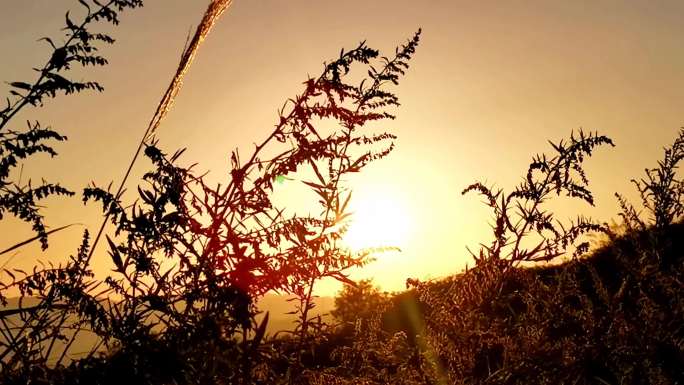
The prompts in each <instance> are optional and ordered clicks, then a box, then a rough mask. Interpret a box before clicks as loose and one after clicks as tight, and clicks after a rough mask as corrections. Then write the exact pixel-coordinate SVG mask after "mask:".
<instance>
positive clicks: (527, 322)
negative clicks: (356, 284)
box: [312, 223, 684, 384]
mask: <svg viewBox="0 0 684 385" xmlns="http://www.w3.org/2000/svg"><path fill="white" fill-rule="evenodd" d="M488 280H489V279H488V278H486V277H485V276H484V275H483V274H482V272H481V271H478V269H477V268H475V269H472V270H470V271H468V272H466V273H464V274H460V275H457V276H453V277H450V278H448V279H444V280H441V281H436V282H429V283H422V284H420V285H419V286H418V287H417V288H415V289H414V290H412V291H409V292H405V293H402V294H399V295H397V296H395V297H393V298H391V300H390V302H391V305H390V309H389V310H387V311H385V312H384V313H383V315H382V322H381V323H379V324H378V325H382V326H381V327H380V328H377V329H376V330H365V331H363V332H362V333H361V334H358V333H357V335H356V336H355V337H356V338H357V339H362V340H364V341H365V342H362V343H359V342H358V341H355V342H354V343H351V344H349V345H348V346H347V347H344V348H340V347H338V350H341V351H344V350H347V351H348V352H353V351H356V352H357V353H358V354H357V355H356V357H363V359H365V360H366V361H365V362H358V361H357V362H353V361H351V360H348V361H345V360H340V361H338V362H336V363H335V364H334V365H331V366H330V367H329V368H328V369H326V370H324V371H323V373H326V374H324V375H323V378H326V377H327V376H328V375H330V376H332V375H334V376H336V377H339V376H342V377H345V378H346V379H347V380H348V381H349V383H377V384H381V383H382V384H384V383H396V384H422V383H467V384H471V383H478V384H485V383H486V384H681V383H683V382H684V371H683V370H682V368H683V367H684V225H683V224H681V223H680V224H677V225H672V226H669V227H667V228H665V229H663V230H649V231H635V232H632V233H628V234H626V235H623V236H622V237H620V238H617V239H615V240H613V241H610V242H608V243H606V244H605V245H603V246H602V247H600V248H598V249H597V250H596V251H595V252H593V253H592V254H591V255H589V256H587V257H585V258H583V259H578V260H572V261H570V262H566V263H563V264H560V265H554V266H548V267H535V268H516V269H512V270H510V271H508V272H507V273H506V275H505V276H504V277H500V278H498V279H496V281H488ZM423 321H424V322H423ZM369 324H371V325H372V323H369ZM397 332H403V333H405V335H406V338H402V333H399V334H397ZM414 335H415V336H417V338H411V337H412V336H414ZM398 336H399V337H398ZM363 351H365V354H361V353H362V352H363ZM369 352H370V353H369ZM357 359H358V358H357ZM336 365H339V366H337V367H335V366H336ZM312 375H313V374H312ZM313 376H314V377H316V378H320V372H319V374H316V375H313ZM329 378H332V377H329Z"/></svg>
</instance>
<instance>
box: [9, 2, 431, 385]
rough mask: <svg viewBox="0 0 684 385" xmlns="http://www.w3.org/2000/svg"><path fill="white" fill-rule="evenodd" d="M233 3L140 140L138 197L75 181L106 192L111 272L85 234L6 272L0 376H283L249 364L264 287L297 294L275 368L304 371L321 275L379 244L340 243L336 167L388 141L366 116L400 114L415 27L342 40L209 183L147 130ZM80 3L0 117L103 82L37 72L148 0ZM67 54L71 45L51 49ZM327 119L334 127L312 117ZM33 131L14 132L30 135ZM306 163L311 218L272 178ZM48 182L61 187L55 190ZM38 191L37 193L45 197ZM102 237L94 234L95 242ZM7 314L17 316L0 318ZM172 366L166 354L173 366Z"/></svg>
mask: <svg viewBox="0 0 684 385" xmlns="http://www.w3.org/2000/svg"><path fill="white" fill-rule="evenodd" d="M229 3H230V2H229V1H228V2H226V1H213V2H212V3H211V4H210V6H209V8H208V10H207V13H206V15H205V18H204V19H203V22H202V24H201V25H200V27H199V28H198V31H197V33H196V35H195V38H194V39H193V41H192V42H191V44H190V48H188V49H187V50H186V51H185V53H184V56H183V58H182V60H181V65H180V66H179V71H178V73H177V74H176V76H175V77H174V79H173V81H172V83H171V86H170V87H169V89H168V90H167V92H166V94H165V95H164V98H163V99H162V102H161V103H160V107H159V108H158V110H157V113H156V114H155V118H154V119H153V121H152V123H151V124H150V127H149V128H148V131H147V132H146V133H145V137H144V139H143V142H142V143H141V147H140V149H142V150H144V151H143V153H144V155H145V156H146V157H147V158H148V159H149V161H150V162H151V164H152V166H153V168H152V170H151V171H149V172H148V173H146V174H145V175H144V177H143V184H142V185H141V186H139V187H138V199H137V200H135V201H134V202H132V203H125V202H123V201H122V200H121V191H122V190H121V189H119V190H118V191H113V190H110V189H108V188H107V189H103V188H99V187H97V186H90V187H87V188H86V189H85V190H84V193H83V200H84V202H89V201H97V202H99V203H100V204H102V207H103V213H104V215H105V218H107V219H108V220H109V221H110V222H111V223H113V225H114V227H115V231H114V234H112V236H111V237H106V239H107V242H108V245H109V255H110V258H111V261H112V264H113V273H112V274H111V275H110V276H108V277H106V278H105V279H104V280H102V279H99V278H97V277H95V276H94V275H93V273H92V271H91V268H90V261H91V257H93V250H94V245H92V244H91V242H90V236H89V234H88V233H87V232H86V233H85V235H84V237H83V242H82V245H81V246H80V248H79V250H78V252H77V254H76V255H75V256H73V257H72V258H71V260H70V261H69V262H68V263H66V264H65V265H58V266H52V265H50V266H47V267H39V266H37V267H36V268H35V269H34V270H33V271H31V272H23V271H17V270H14V271H12V270H9V269H6V270H5V271H4V273H5V274H6V275H5V277H4V278H3V286H2V290H3V294H4V293H7V292H9V291H11V290H18V291H19V293H20V294H21V298H22V299H21V300H20V302H19V305H18V307H17V308H16V309H8V310H5V311H3V313H2V314H0V317H2V321H3V326H4V327H3V336H4V337H5V339H4V340H3V342H2V346H1V347H2V351H0V362H2V377H3V379H4V380H6V382H17V383H21V382H26V381H33V382H40V381H43V382H50V383H52V382H59V381H60V380H59V379H60V378H61V379H62V380H61V381H69V380H68V378H78V379H80V380H82V381H86V382H91V383H120V382H122V381H130V382H134V383H158V382H162V383H167V382H181V383H187V382H193V383H207V382H209V383H215V382H220V383H223V382H225V383H253V382H254V381H259V379H260V378H261V381H267V379H268V378H271V377H272V376H273V375H281V373H274V372H273V370H271V369H270V368H266V369H267V370H265V371H264V370H263V369H264V368H263V367H262V366H259V365H258V363H259V362H265V360H266V358H268V357H269V356H268V355H269V354H270V353H269V349H270V348H269V347H265V346H264V345H263V342H264V337H265V328H266V324H267V322H268V315H266V317H265V318H264V320H263V321H262V322H261V323H258V324H257V323H256V321H255V315H256V314H257V313H258V311H259V310H258V309H257V308H256V305H255V302H256V300H257V299H258V298H260V297H261V296H263V295H264V294H265V293H267V292H269V291H278V292H285V293H289V294H294V295H295V296H296V298H297V299H298V302H297V312H298V314H299V323H298V326H297V329H296V330H295V335H294V336H293V338H291V339H290V340H291V341H292V342H291V343H292V346H294V347H295V348H294V349H290V350H286V349H283V350H282V351H281V352H277V353H278V354H277V357H272V358H273V359H280V360H284V361H285V362H286V364H287V367H288V371H287V373H285V374H284V375H286V376H287V377H288V378H290V379H291V381H294V380H295V379H296V378H297V377H298V376H299V375H300V373H301V370H299V369H297V368H298V367H301V366H302V359H303V357H304V355H303V353H302V352H304V351H305V350H306V348H307V346H310V345H311V343H312V342H313V341H314V340H316V339H317V338H318V337H317V336H318V335H319V334H320V332H321V331H322V330H323V329H324V328H325V325H324V323H323V322H322V321H321V320H320V317H319V318H313V317H312V316H311V315H310V311H311V309H312V308H313V307H314V299H315V296H314V295H313V288H314V285H315V284H316V282H317V281H318V280H320V279H322V278H325V277H332V278H335V279H339V280H342V281H345V282H351V281H349V280H348V279H347V278H346V276H345V271H346V270H347V269H348V268H350V267H352V266H362V265H363V264H365V263H366V261H367V258H368V256H369V254H370V253H371V252H372V251H364V252H360V253H352V252H351V251H350V250H348V249H345V248H343V247H341V246H340V244H339V242H340V239H341V235H342V234H343V232H344V231H345V229H346V221H347V220H348V216H349V213H348V212H347V210H346V209H347V205H348V203H349V200H350V196H351V194H350V192H349V191H347V190H346V188H345V187H344V185H343V180H344V177H345V175H347V174H349V173H355V172H359V171H361V170H363V169H364V167H366V166H367V165H368V164H369V163H371V162H373V161H375V160H378V159H381V158H384V157H385V156H387V155H388V154H389V153H390V152H391V151H392V149H393V147H394V145H393V140H394V139H395V136H394V135H392V134H389V133H380V134H374V133H372V132H367V131H368V130H367V129H366V128H365V126H367V124H368V123H369V122H373V121H381V120H386V119H393V118H394V116H393V115H392V108H394V107H396V106H398V105H399V102H398V99H397V97H396V96H395V95H394V94H392V93H391V92H389V91H387V90H386V88H387V85H392V84H394V85H396V84H398V80H399V78H400V76H401V75H403V74H404V71H405V70H406V68H408V60H409V59H410V58H411V56H412V55H413V53H414V52H415V48H416V46H417V45H418V38H419V34H420V31H419V32H418V33H416V34H415V35H414V36H413V38H412V39H410V40H409V41H408V42H407V43H406V44H405V45H402V46H401V47H399V48H398V49H397V50H396V52H395V55H394V57H392V58H385V57H383V58H381V59H380V57H379V52H378V51H377V50H375V49H372V48H370V47H368V46H367V45H366V44H365V42H363V43H361V44H359V45H358V46H357V47H356V48H354V49H352V50H349V51H344V50H343V51H342V52H341V53H340V56H339V57H338V58H336V59H334V60H332V61H330V62H329V63H327V64H326V65H325V67H324V70H323V72H322V74H321V75H320V76H319V77H317V78H310V79H307V81H306V82H304V91H303V93H302V94H300V95H299V96H297V97H295V98H293V99H290V100H289V101H288V103H286V104H285V106H283V108H282V109H281V113H280V116H279V117H278V122H277V124H276V127H275V129H274V130H273V131H272V132H271V134H270V135H268V137H267V138H266V139H264V140H263V141H262V142H261V143H260V144H259V145H257V146H256V148H255V150H254V151H253V152H252V153H251V154H249V155H248V156H247V157H243V156H241V154H240V153H239V152H238V150H235V151H233V153H232V155H231V158H230V159H231V169H230V170H229V173H228V175H229V176H230V179H229V180H228V181H227V182H226V183H225V184H222V185H218V186H210V185H208V184H207V183H206V182H205V180H204V178H203V176H202V175H198V174H196V173H195V172H194V170H193V168H192V167H189V168H184V167H179V166H177V165H176V162H177V160H178V159H179V158H180V156H181V155H182V152H183V151H177V152H175V153H173V154H171V155H167V154H166V153H165V152H164V151H162V150H161V149H160V148H159V147H158V141H157V140H156V139H154V134H155V131H156V128H157V127H158V125H159V122H160V121H161V119H162V118H163V114H164V113H165V112H166V111H167V110H168V107H169V106H170V105H171V103H172V102H173V96H175V94H176V93H177V92H178V89H179V88H178V87H179V84H180V82H179V80H178V79H179V78H181V77H182V74H183V73H184V72H185V71H187V66H188V65H189V63H190V62H191V60H192V57H193V56H194V54H195V50H196V47H197V46H198V44H199V43H198V42H200V41H201V40H202V39H203V37H204V36H206V34H207V33H208V30H209V28H210V27H211V25H212V24H213V22H214V21H215V19H216V18H217V17H218V15H220V13H221V12H222V11H223V10H224V9H225V6H227V4H229ZM81 4H83V5H84V6H85V7H86V8H87V9H88V12H87V16H86V18H85V21H84V22H83V23H82V24H81V25H80V26H76V25H75V24H74V23H73V22H72V21H71V20H70V18H69V15H68V14H67V31H68V35H67V37H68V40H67V43H66V44H65V47H66V48H62V47H59V48H58V47H55V52H56V53H55V54H53V56H52V57H51V59H50V61H49V63H48V65H47V66H46V69H44V70H42V72H41V79H39V80H38V81H37V82H36V85H34V86H31V87H24V85H23V84H19V83H16V84H14V85H15V87H18V88H25V89H26V91H27V93H26V94H25V95H19V96H18V98H19V99H18V102H17V103H16V104H15V105H14V106H10V109H9V110H7V111H6V113H4V114H5V115H3V125H4V123H5V122H9V121H10V120H11V118H12V117H13V116H14V115H15V114H16V110H17V109H20V108H22V107H23V106H24V105H26V104H37V103H40V102H41V101H42V100H43V98H45V97H48V96H49V97H54V96H56V94H57V92H58V91H64V92H65V93H72V92H80V91H83V90H85V89H91V88H92V89H97V90H101V87H100V86H99V85H98V84H97V83H82V84H81V83H68V84H67V83H65V82H66V80H59V81H57V83H46V82H47V81H46V80H44V79H43V77H45V78H46V79H52V80H54V79H57V78H56V76H58V75H54V74H52V72H51V71H54V72H58V71H63V70H66V69H68V68H69V65H70V63H71V62H74V61H75V62H79V63H81V64H84V65H85V64H93V65H103V64H106V60H105V59H104V58H101V57H99V56H95V55H94V53H93V52H94V49H93V48H92V47H91V46H90V45H89V44H90V42H91V40H101V41H105V42H112V41H113V39H111V38H110V37H108V36H105V35H91V34H89V32H87V30H86V29H85V27H86V26H87V25H88V24H89V23H91V22H94V21H97V20H99V19H106V20H108V21H111V22H113V23H117V22H118V18H117V15H118V12H117V11H121V10H123V9H125V8H135V7H137V6H140V5H142V3H141V2H139V1H130V2H128V1H112V2H110V3H107V4H104V5H102V4H99V3H97V2H94V3H93V4H90V3H87V2H81ZM46 40H47V41H48V42H50V44H52V40H50V39H46ZM193 47H195V48H193ZM64 52H66V56H64V57H63V56H59V55H61V53H64ZM364 67H365V69H364ZM356 68H359V69H361V70H362V71H363V72H365V73H367V75H366V76H365V78H364V79H362V81H360V83H357V84H352V83H351V82H350V81H348V80H347V79H348V78H349V74H350V73H351V71H353V70H355V69H356ZM59 79H62V78H59ZM50 87H52V88H50ZM326 121H331V122H333V123H336V127H335V128H332V129H330V128H327V126H325V127H326V128H325V129H324V128H319V124H321V123H322V122H326ZM33 131H35V129H34V130H33ZM33 131H32V132H33ZM41 132H42V131H35V132H34V133H33V134H32V135H34V136H33V137H35V138H37V139H36V140H35V141H34V142H39V141H41V140H44V139H58V140H61V139H63V137H61V136H59V135H58V134H56V133H53V132H52V131H46V132H47V133H46V134H42V136H41V134H40V133H41ZM33 137H29V139H28V140H27V139H25V138H19V139H16V138H14V140H15V141H17V140H18V141H20V142H22V143H24V142H27V141H28V142H29V145H34V144H33V142H31V138H33ZM10 138H12V137H10ZM7 143H9V144H7V149H8V150H7V151H8V153H7V154H8V155H7V157H6V158H3V159H7V160H6V161H5V162H6V163H7V164H9V165H10V166H14V165H15V164H16V160H15V159H21V158H22V157H24V155H25V154H29V155H30V154H31V153H32V152H31V151H33V152H36V151H38V150H43V151H50V149H49V147H36V148H35V149H28V150H26V149H23V148H21V147H17V146H14V147H13V146H12V144H11V143H10V142H7ZM134 161H135V159H134ZM13 162H14V163H13ZM3 164H4V163H3ZM129 170H130V168H129ZM3 175H4V174H3ZM8 175H9V174H8ZM301 175H312V176H313V178H314V179H313V180H302V182H303V183H304V184H306V185H307V186H309V187H310V188H311V190H312V191H313V193H315V196H317V197H319V198H320V200H319V202H318V203H319V207H320V209H321V211H320V215H317V216H311V215H310V216H298V215H289V216H286V215H285V214H284V208H280V207H276V206H275V205H274V203H273V202H272V194H273V191H274V184H275V183H276V181H277V180H278V179H279V178H283V177H288V178H294V179H298V178H301ZM122 186H123V183H122ZM44 189H45V191H46V192H54V193H60V192H62V190H59V188H58V187H44ZM53 190H54V191H53ZM46 192H44V191H43V190H38V192H37V193H36V192H34V193H33V194H34V195H36V196H37V198H41V197H42V196H43V195H45V194H46ZM63 192H64V193H68V192H67V191H66V190H64V191H63ZM8 202H10V203H11V201H8ZM15 205H17V207H18V208H17V209H16V210H17V211H18V212H20V213H23V212H24V211H26V212H30V211H31V210H33V208H34V207H35V204H34V203H33V202H32V201H21V202H18V203H16V204H15ZM10 209H11V207H10ZM21 210H24V211H21ZM27 210H28V211H27ZM31 215H33V214H31ZM26 218H28V219H31V220H34V227H35V228H36V231H37V232H38V237H39V238H40V239H41V240H42V241H44V246H47V243H46V240H47V235H48V234H47V231H45V228H44V227H40V226H38V225H36V223H39V224H41V226H43V225H42V222H40V221H39V220H41V218H40V217H35V216H33V217H31V216H26ZM35 218H38V219H35ZM101 232H102V230H101ZM98 239H99V233H98V236H97V237H96V238H95V243H97V240H98ZM3 298H4V296H3ZM29 298H30V299H37V301H38V304H37V305H34V306H24V303H23V299H29ZM9 317H14V318H13V319H12V320H11V321H12V324H14V323H15V321H16V323H18V324H19V325H20V326H19V327H15V326H11V325H10V324H8V323H7V322H6V321H7V320H9V319H10V318H9ZM79 333H81V334H82V333H87V334H90V335H92V336H94V338H95V340H96V346H95V347H94V348H93V349H92V350H91V351H90V352H89V353H88V354H87V355H86V356H85V357H82V358H80V359H77V360H75V361H72V362H71V363H70V364H69V365H68V366H66V367H65V366H64V364H65V362H66V361H65V360H64V359H65V357H66V356H67V354H68V353H69V348H70V346H71V344H72V343H73V342H74V340H75V339H76V338H77V336H78V335H79ZM54 349H59V350H61V353H60V355H59V357H58V359H57V363H56V364H50V363H49V359H50V357H51V355H52V352H53V350H54ZM102 349H104V352H105V353H101V351H102ZM169 363H172V364H173V365H172V368H171V369H169V370H167V369H168V367H167V365H168V364H169ZM269 376H271V377H269ZM80 380H79V381H80Z"/></svg>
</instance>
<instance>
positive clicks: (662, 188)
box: [615, 129, 684, 230]
mask: <svg viewBox="0 0 684 385" xmlns="http://www.w3.org/2000/svg"><path fill="white" fill-rule="evenodd" d="M682 159H684V129H681V130H680V131H679V136H678V137H677V138H676V139H675V141H674V142H673V143H672V145H671V146H670V147H668V148H665V154H664V156H663V159H662V160H660V161H658V167H657V168H650V169H649V168H647V169H646V170H645V173H646V176H645V177H644V178H642V179H639V180H636V179H632V183H634V185H635V186H636V188H637V190H638V191H639V195H640V197H641V203H642V205H643V208H644V209H645V210H646V212H647V215H648V217H647V218H643V217H642V215H641V213H640V212H639V211H638V210H637V209H636V208H634V206H632V205H631V204H630V203H629V202H628V201H627V199H625V198H624V197H623V196H622V195H620V194H618V193H615V196H616V197H617V199H618V202H619V203H620V207H621V208H622V212H621V213H620V216H621V217H622V219H623V221H624V224H625V225H626V226H627V227H628V229H630V230H646V229H647V228H648V227H649V224H650V225H651V226H654V227H655V228H657V229H664V228H665V227H667V226H669V225H671V224H673V223H675V222H676V221H678V220H681V218H682V215H684V180H683V179H680V178H678V175H677V169H678V168H679V162H680V161H681V160H682Z"/></svg>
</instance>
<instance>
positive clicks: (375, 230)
mask: <svg viewBox="0 0 684 385" xmlns="http://www.w3.org/2000/svg"><path fill="white" fill-rule="evenodd" d="M352 199H353V198H352ZM351 212H352V216H351V221H350V225H349V229H348V230H347V233H346V234H345V235H344V237H343V242H344V243H345V244H346V245H347V246H348V247H349V248H351V249H352V250H355V251H359V250H363V249H367V248H372V247H398V248H400V249H401V248H403V247H404V246H406V243H407V240H408V238H409V236H410V233H411V220H410V215H409V212H408V206H407V205H406V202H403V201H402V200H401V199H400V198H399V197H398V196H392V195H388V194H380V193H376V194H372V195H370V196H365V197H361V198H360V199H358V200H357V201H355V202H352V208H351Z"/></svg>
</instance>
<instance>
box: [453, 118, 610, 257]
mask: <svg viewBox="0 0 684 385" xmlns="http://www.w3.org/2000/svg"><path fill="white" fill-rule="evenodd" d="M605 144H608V145H611V146H612V145H613V142H612V141H611V140H610V139H609V138H607V137H605V136H599V135H598V134H594V133H589V134H585V133H584V132H583V131H582V130H580V131H579V132H578V133H577V134H574V133H573V134H572V135H571V136H570V140H569V141H568V142H564V141H560V142H558V143H557V144H554V143H551V145H552V146H553V149H554V150H555V154H554V155H552V156H547V155H546V154H541V155H536V156H535V157H534V158H533V159H532V163H530V166H529V168H528V170H527V174H526V176H525V178H524V180H523V181H522V182H521V183H520V185H518V186H517V187H516V188H515V189H514V190H513V191H512V192H510V193H508V194H506V193H504V192H503V190H501V189H499V190H496V191H494V190H492V189H491V188H489V187H487V186H485V185H484V184H482V183H475V184H473V185H470V186H468V187H467V188H466V189H465V190H463V194H466V193H468V192H470V191H477V192H479V193H480V194H481V195H483V196H484V197H485V199H486V201H485V203H486V204H487V205H488V206H489V207H490V208H491V209H492V210H493V211H494V225H493V226H492V230H493V238H494V239H493V240H492V243H491V245H489V246H486V245H482V248H481V249H480V252H479V254H474V253H472V252H471V254H472V255H473V257H474V258H475V260H476V261H477V262H478V264H479V263H480V262H481V261H491V260H493V261H497V262H500V263H502V264H503V265H504V266H513V265H516V264H519V263H521V262H541V261H550V260H552V259H554V258H556V257H558V256H560V255H563V254H565V253H566V252H567V251H568V250H570V249H571V248H572V247H573V246H574V255H579V254H581V253H583V252H585V251H586V250H587V249H588V247H589V244H588V243H587V242H582V243H580V244H577V245H575V244H574V243H575V241H576V240H577V239H578V238H579V237H580V235H582V234H584V233H587V232H590V231H602V230H604V226H603V225H600V224H597V223H595V222H593V221H591V220H590V219H588V218H585V217H581V216H580V217H578V218H577V219H575V220H573V221H570V222H569V223H567V224H564V223H563V222H561V221H559V220H557V219H556V218H555V217H554V214H553V213H552V212H550V211H548V210H546V209H545V208H544V203H546V202H547V201H548V200H549V199H551V198H552V197H553V196H560V195H566V196H568V197H572V198H578V199H581V200H583V201H585V202H586V203H588V204H590V205H592V206H593V205H594V197H593V195H592V193H591V191H589V189H588V184H589V180H588V179H587V177H586V174H585V172H584V169H583V168H582V163H583V162H584V159H585V158H586V157H588V156H591V154H592V152H593V150H594V148H595V147H597V146H600V145H605ZM528 245H529V246H528Z"/></svg>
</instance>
